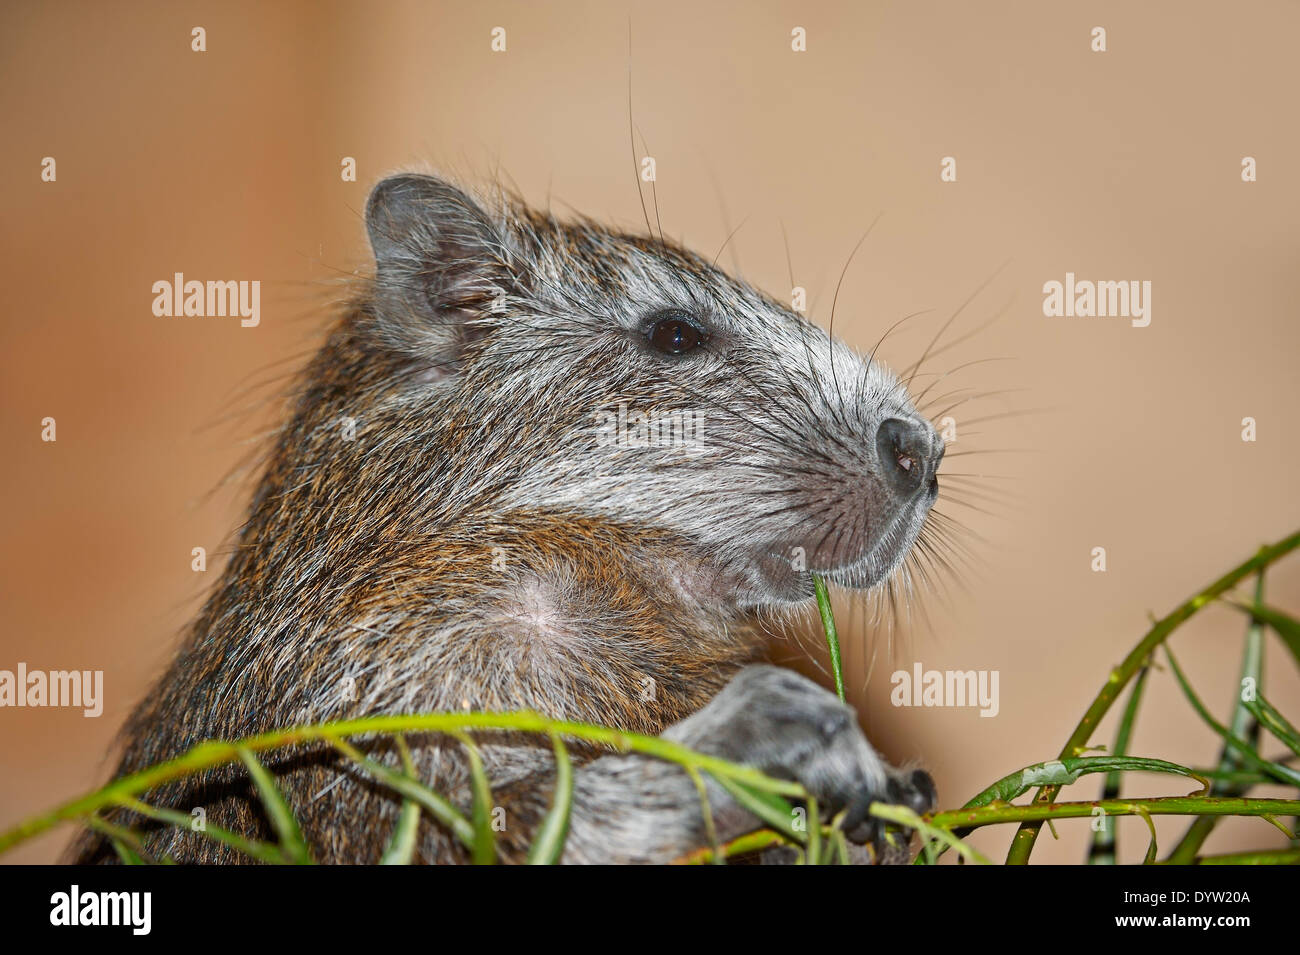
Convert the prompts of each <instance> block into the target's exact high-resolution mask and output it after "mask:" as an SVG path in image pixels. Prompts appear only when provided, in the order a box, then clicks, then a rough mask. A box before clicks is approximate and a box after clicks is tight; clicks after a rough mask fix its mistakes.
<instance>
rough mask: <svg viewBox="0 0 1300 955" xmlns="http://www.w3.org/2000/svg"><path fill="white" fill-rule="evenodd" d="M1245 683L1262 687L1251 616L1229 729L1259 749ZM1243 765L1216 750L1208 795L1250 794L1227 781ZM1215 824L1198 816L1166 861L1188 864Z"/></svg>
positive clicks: (1226, 749) (1260, 635)
mask: <svg viewBox="0 0 1300 955" xmlns="http://www.w3.org/2000/svg"><path fill="white" fill-rule="evenodd" d="M1263 599H1264V571H1263V570H1260V572H1259V575H1258V576H1257V577H1256V578H1255V603H1256V604H1258V603H1260V602H1261V601H1262V600H1263ZM1247 680H1250V681H1251V682H1252V683H1253V685H1254V686H1256V687H1262V686H1263V685H1264V682H1263V681H1264V625H1263V623H1261V622H1260V621H1259V620H1258V619H1256V618H1255V617H1251V618H1250V619H1249V621H1248V622H1247V624H1246V639H1245V641H1244V643H1243V645H1242V649H1241V668H1240V674H1239V678H1238V680H1237V689H1236V692H1235V693H1234V694H1233V703H1232V716H1231V717H1230V718H1229V722H1228V728H1229V732H1230V733H1231V735H1232V736H1233V737H1234V738H1236V739H1240V740H1245V741H1246V742H1247V743H1249V744H1250V745H1251V746H1254V747H1258V745H1259V724H1258V723H1257V722H1255V721H1254V720H1253V719H1252V718H1251V715H1250V711H1249V710H1247V709H1246V704H1245V701H1244V700H1243V699H1242V687H1243V684H1245V683H1246V681H1247ZM1242 765H1243V761H1242V758H1241V757H1240V756H1239V755H1238V754H1237V751H1236V750H1235V749H1233V748H1232V747H1231V746H1229V745H1228V744H1227V742H1225V743H1224V744H1223V747H1222V748H1221V749H1220V750H1219V763H1218V773H1216V775H1215V776H1214V777H1213V778H1214V783H1213V785H1212V786H1211V787H1210V795H1211V796H1241V795H1244V794H1245V793H1247V792H1249V791H1250V784H1247V783H1245V782H1243V781H1240V780H1232V779H1230V778H1227V774H1232V773H1239V772H1240V770H1241V768H1242ZM1218 824H1219V818H1218V817H1217V816H1198V817H1197V818H1196V819H1195V820H1193V821H1192V824H1191V825H1190V826H1188V827H1187V832H1186V833H1185V834H1184V835H1183V838H1182V839H1180V840H1179V841H1178V845H1176V846H1174V849H1173V851H1172V852H1171V853H1169V859H1168V861H1169V862H1172V863H1176V864H1179V865H1186V864H1189V863H1191V862H1192V860H1193V859H1194V858H1195V857H1196V853H1197V852H1199V851H1200V849H1201V846H1202V845H1204V844H1205V840H1206V839H1207V838H1208V837H1209V835H1210V833H1211V832H1213V831H1214V827H1215V826H1217V825H1218Z"/></svg>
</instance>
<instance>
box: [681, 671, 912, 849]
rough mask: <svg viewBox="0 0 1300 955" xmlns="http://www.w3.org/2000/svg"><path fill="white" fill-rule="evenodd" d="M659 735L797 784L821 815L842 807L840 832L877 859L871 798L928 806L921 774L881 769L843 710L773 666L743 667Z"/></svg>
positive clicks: (879, 829) (879, 828)
mask: <svg viewBox="0 0 1300 955" xmlns="http://www.w3.org/2000/svg"><path fill="white" fill-rule="evenodd" d="M664 735H665V736H668V737H670V738H674V739H677V740H678V741H679V742H682V743H684V744H686V745H688V746H692V747H694V748H696V749H698V750H700V751H701V752H706V753H709V754H711V755H714V756H719V757H721V758H723V759H728V760H731V761H733V762H739V763H744V764H746V765H749V766H754V767H756V768H758V769H761V770H763V771H764V772H766V773H768V774H769V775H772V776H776V777H779V778H783V779H790V780H793V781H795V782H798V783H800V784H801V785H802V786H803V787H804V788H805V789H807V790H808V792H809V793H810V794H811V795H812V796H813V797H814V798H816V799H817V802H818V807H819V808H820V809H822V812H823V819H825V818H828V817H831V816H834V815H836V814H838V813H840V812H843V813H844V815H843V819H842V821H841V825H842V827H843V829H844V832H845V834H846V835H847V836H848V838H849V839H850V840H852V841H853V842H855V843H858V844H863V845H870V846H871V847H872V848H873V850H874V853H875V857H876V858H877V859H879V858H880V857H881V856H882V855H884V853H885V850H886V844H887V842H888V840H887V838H886V832H887V826H886V825H885V824H884V822H883V821H882V820H879V819H876V818H875V817H873V816H871V815H870V807H871V804H872V803H875V802H883V803H892V804H897V805H901V806H906V807H907V808H909V809H912V810H913V811H915V812H917V813H925V812H929V811H930V810H931V809H933V808H934V805H935V788H934V781H933V780H932V779H931V778H930V775H929V773H926V772H925V771H924V770H920V769H914V770H898V769H894V768H892V767H890V766H888V765H887V764H886V763H884V762H883V761H882V760H881V759H880V757H879V756H878V755H877V754H876V752H875V750H873V749H872V748H871V745H870V744H869V743H868V742H867V740H866V737H865V736H863V734H862V730H861V728H860V727H859V726H858V723H857V718H856V715H855V714H854V712H853V710H852V709H851V708H849V707H848V706H846V705H845V704H843V703H841V702H840V700H839V699H838V698H837V697H836V696H835V695H834V694H833V693H830V692H828V691H827V690H825V689H823V688H822V687H820V686H818V685H817V684H816V683H814V682H812V681H811V680H809V679H807V678H806V677H803V676H800V675H799V674H797V673H794V672H792V671H790V670H784V669H781V668H779V667H772V666H752V667H747V668H745V669H744V670H742V671H741V672H740V673H739V674H738V675H737V676H736V678H735V679H734V680H732V682H731V683H729V684H728V685H727V686H726V687H725V688H724V689H723V690H722V692H721V693H719V694H718V696H717V697H716V698H715V699H714V700H713V701H712V702H710V703H709V705H708V706H706V707H705V708H704V709H703V710H701V711H700V712H699V713H696V714H695V715H694V716H692V717H690V718H689V719H687V720H685V721H683V722H682V723H679V724H677V725H676V726H674V727H672V728H671V729H669V730H668V731H667V732H666V733H665V734H664ZM905 844H906V840H905V841H904V845H905Z"/></svg>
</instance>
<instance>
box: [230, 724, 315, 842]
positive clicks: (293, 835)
mask: <svg viewBox="0 0 1300 955" xmlns="http://www.w3.org/2000/svg"><path fill="white" fill-rule="evenodd" d="M239 758H240V760H242V761H243V763H244V765H245V766H246V767H247V768H248V775H249V777H250V778H252V780H253V785H254V786H256V787H257V795H258V796H259V798H261V800H262V807H263V808H264V809H265V810H266V815H267V817H268V818H269V819H270V820H271V828H272V829H274V830H275V834H276V835H277V836H279V838H280V849H281V850H282V851H283V852H284V854H285V856H286V858H287V859H288V860H289V861H290V862H292V863H293V864H295V865H311V861H312V859H311V853H310V852H309V851H308V849H307V841H306V840H305V839H303V837H302V830H301V829H299V828H298V820H297V819H295V818H294V816H293V810H292V809H290V808H289V804H288V803H287V802H285V799H284V795H283V794H282V793H281V792H280V789H279V787H277V786H276V785H275V780H274V779H272V778H271V774H270V773H269V772H267V771H266V767H265V766H263V765H262V764H261V762H259V761H258V758H257V757H256V756H254V755H253V753H252V751H251V750H248V749H245V748H244V747H242V746H241V747H239Z"/></svg>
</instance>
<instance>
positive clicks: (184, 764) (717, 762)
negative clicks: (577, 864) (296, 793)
mask: <svg viewBox="0 0 1300 955" xmlns="http://www.w3.org/2000/svg"><path fill="white" fill-rule="evenodd" d="M469 729H501V730H521V731H524V732H536V733H558V734H561V735H563V736H571V737H574V738H576V739H583V740H587V741H589V742H592V743H598V744H602V745H605V746H609V747H612V748H614V749H616V750H621V751H624V752H627V751H634V752H639V753H645V754H646V755H649V756H656V757H658V758H660V759H666V760H669V761H671V762H676V763H679V764H681V765H683V766H690V767H694V768H695V769H697V770H702V771H704V772H707V773H710V774H711V775H713V776H715V777H723V778H728V779H731V780H735V781H737V782H742V783H746V784H747V785H750V786H752V787H754V788H756V789H760V790H763V791H766V792H771V793H777V794H780V795H785V796H791V797H794V798H796V799H804V798H807V793H806V792H805V791H804V788H803V787H802V786H800V785H799V784H798V783H795V782H789V781H787V780H780V779H773V778H772V777H770V776H767V775H766V774H764V773H763V772H761V771H760V770H757V769H754V768H753V767H749V766H740V765H738V764H735V763H730V762H727V761H726V760H723V759H718V758H716V757H713V756H706V755H704V754H702V753H697V752H695V751H694V750H691V749H689V748H687V747H685V746H682V745H681V744H679V743H674V742H672V741H670V740H666V739H661V738H660V737H657V736H642V735H640V734H638V733H628V732H624V731H623V730H617V729H611V728H610V727H607V726H593V725H591V724H589V723H575V722H569V721H567V720H552V719H548V718H547V717H544V716H541V715H539V714H537V713H529V712H521V713H475V712H466V713H428V714H422V715H414V716H392V715H386V716H369V717H363V718H361V719H355V720H341V721H338V722H333V723H321V724H317V725H312V726H298V727H291V728H289V729H283V730H273V731H271V732H269V733H261V734H259V735H256V736H250V737H247V738H245V739H242V740H238V741H234V742H220V741H210V742H206V743H200V744H198V745H197V746H195V747H194V748H193V749H190V750H188V751H187V752H185V753H183V754H182V755H180V756H178V757H176V758H175V759H171V760H168V761H167V762H165V763H158V764H157V765H154V766H150V767H148V768H147V769H143V770H141V771H140V772H137V773H132V774H130V775H129V776H123V777H121V778H120V779H117V780H114V781H113V782H111V783H109V784H108V785H107V786H104V787H103V788H101V789H97V790H95V791H94V792H91V793H87V794H86V795H84V796H79V797H78V798H76V799H73V800H70V801H69V802H66V803H64V804H63V805H61V806H58V807H57V808H55V809H52V810H50V811H48V812H44V813H40V814H38V815H36V816H33V817H31V818H29V819H27V820H25V821H23V822H21V823H19V824H18V825H16V826H14V827H12V828H11V829H8V830H6V831H5V832H3V833H0V852H5V851H6V850H8V849H10V848H11V847H13V846H14V845H17V844H18V843H20V842H23V841H24V840H26V839H30V838H31V837H33V836H36V835H38V834H40V833H42V832H45V831H46V830H48V829H50V828H52V827H53V826H55V825H58V824H59V823H60V822H66V821H70V820H79V819H81V818H82V817H84V816H87V815H89V814H90V813H93V812H96V811H97V810H99V809H101V808H103V807H105V806H110V805H116V804H117V803H119V802H121V801H122V800H123V799H125V798H128V797H131V796H136V795H139V794H141V793H144V792H148V791H149V790H151V789H153V788H155V787H156V786H159V785H161V784H163V783H166V782H170V781H171V780H173V779H178V778H180V777H183V776H188V775H190V774H192V773H195V772H198V771H200V770H204V769H210V768H212V767H213V766H220V765H223V764H225V763H230V762H234V761H235V760H238V759H239V758H240V757H239V752H240V750H241V749H242V750H247V751H250V752H264V751H266V750H273V749H279V748H281V747H284V746H291V745H294V744H297V743H306V742H316V741H324V742H329V743H333V742H334V741H335V740H338V739H342V738H346V737H350V736H363V735H366V734H369V733H402V732H421V731H423V732H434V733H456V732H459V731H463V730H469Z"/></svg>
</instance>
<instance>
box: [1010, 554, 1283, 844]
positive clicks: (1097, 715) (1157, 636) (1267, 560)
mask: <svg viewBox="0 0 1300 955" xmlns="http://www.w3.org/2000/svg"><path fill="white" fill-rule="evenodd" d="M1296 547H1300V531H1296V532H1294V533H1292V534H1291V535H1290V536H1289V537H1286V538H1284V539H1283V540H1281V541H1278V542H1277V543H1276V544H1272V545H1270V546H1268V547H1263V548H1261V549H1260V551H1259V552H1258V553H1257V554H1256V555H1255V556H1254V557H1252V558H1251V559H1250V560H1248V561H1246V562H1245V563H1243V564H1240V565H1239V566H1237V567H1235V568H1234V569H1232V570H1230V571H1228V573H1226V574H1224V575H1223V576H1222V577H1220V578H1219V579H1218V580H1216V581H1215V582H1214V583H1212V584H1210V585H1209V586H1208V587H1206V588H1204V589H1203V590H1201V591H1200V593H1198V594H1196V596H1194V597H1192V598H1191V599H1190V600H1188V601H1186V602H1185V603H1183V604H1182V605H1180V606H1179V607H1178V608H1176V609H1175V610H1174V611H1173V612H1172V613H1171V614H1169V615H1168V616H1166V617H1165V618H1163V619H1162V620H1159V621H1157V622H1156V624H1155V625H1154V626H1152V628H1151V629H1150V630H1149V631H1147V634H1146V636H1144V637H1143V638H1142V639H1141V640H1140V641H1139V642H1138V644H1137V646H1135V647H1134V648H1133V649H1132V651H1130V653H1129V655H1128V656H1127V657H1125V658H1124V661H1123V662H1122V663H1121V664H1120V665H1119V666H1117V667H1115V669H1113V670H1111V672H1110V676H1109V677H1108V678H1107V680H1106V682H1105V683H1104V684H1103V685H1102V687H1101V689H1100V690H1099V691H1098V693H1097V696H1096V698H1095V699H1094V700H1093V701H1092V704H1091V705H1090V706H1089V707H1088V709H1087V711H1086V712H1085V713H1084V714H1083V717H1082V718H1081V719H1080V720H1079V723H1078V725H1077V726H1076V727H1075V728H1074V732H1072V733H1071V734H1070V737H1069V739H1067V740H1066V741H1065V745H1064V746H1062V747H1061V752H1060V758H1061V759H1065V758H1066V757H1069V756H1077V755H1079V754H1080V753H1081V752H1083V751H1084V747H1086V746H1087V745H1088V740H1089V739H1090V738H1091V737H1092V734H1093V733H1094V732H1096V729H1097V727H1098V725H1099V724H1100V723H1101V720H1102V718H1103V717H1104V716H1105V715H1106V713H1107V712H1108V711H1109V710H1110V708H1111V706H1112V705H1113V704H1114V702H1115V700H1116V699H1118V698H1119V694H1120V692H1121V691H1122V690H1123V689H1124V687H1125V686H1127V685H1128V682H1129V680H1131V679H1132V678H1133V677H1134V675H1135V674H1136V673H1137V672H1138V670H1140V669H1141V668H1142V665H1143V664H1144V663H1145V662H1146V661H1147V659H1148V658H1149V657H1150V656H1151V654H1152V652H1153V651H1154V650H1155V649H1156V647H1158V646H1160V645H1161V644H1162V643H1164V641H1165V639H1166V638H1167V637H1168V636H1169V635H1170V634H1171V633H1173V632H1174V630H1175V629H1176V628H1177V627H1178V626H1179V625H1180V624H1182V623H1183V622H1184V621H1186V620H1187V619H1188V618H1190V617H1192V616H1193V615H1194V614H1196V613H1197V612H1198V611H1200V610H1201V608H1203V607H1205V606H1206V605H1207V604H1209V603H1211V602H1213V601H1214V600H1215V599H1217V598H1218V597H1219V596H1220V595H1221V594H1223V593H1226V592H1227V591H1228V590H1230V589H1231V588H1233V587H1235V586H1236V585H1237V584H1238V583H1240V582H1241V581H1242V580H1243V579H1245V578H1246V577H1248V576H1250V575H1251V574H1254V573H1257V572H1259V571H1261V570H1263V569H1264V568H1265V567H1268V566H1269V565H1271V564H1272V563H1274V562H1275V561H1277V560H1278V559H1279V558H1281V557H1283V556H1285V555H1286V554H1289V553H1291V551H1293V550H1295V549H1296ZM1057 792H1058V787H1056V786H1044V787H1043V788H1041V789H1040V790H1039V791H1038V793H1037V795H1036V796H1035V797H1034V798H1035V801H1036V802H1038V803H1040V804H1049V805H1050V804H1051V803H1052V802H1053V801H1054V800H1055V799H1056V794H1057ZM1044 818H1050V817H1044ZM1041 827H1042V824H1041V822H1037V821H1029V822H1026V823H1025V824H1024V825H1022V826H1021V827H1020V829H1019V831H1017V832H1016V835H1015V838H1014V839H1013V840H1012V843H1011V849H1010V851H1009V852H1008V853H1007V862H1008V863H1011V864H1020V865H1023V864H1025V863H1026V862H1028V861H1029V854H1030V853H1031V852H1032V851H1033V848H1034V843H1035V842H1036V841H1037V840H1038V832H1039V829H1040V828H1041Z"/></svg>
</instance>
